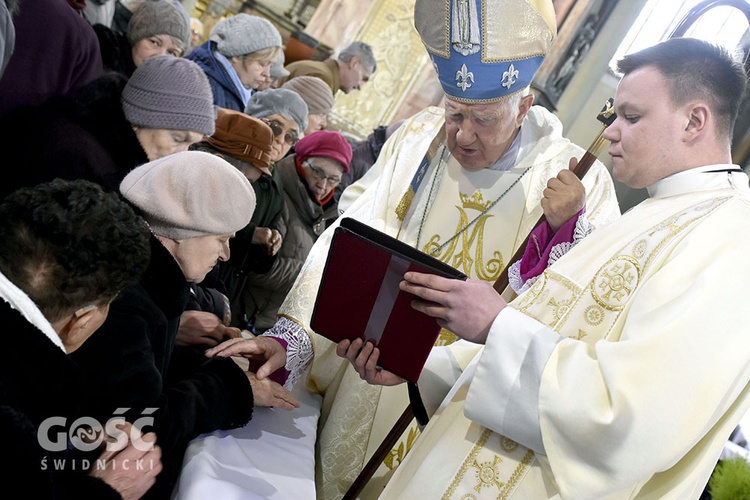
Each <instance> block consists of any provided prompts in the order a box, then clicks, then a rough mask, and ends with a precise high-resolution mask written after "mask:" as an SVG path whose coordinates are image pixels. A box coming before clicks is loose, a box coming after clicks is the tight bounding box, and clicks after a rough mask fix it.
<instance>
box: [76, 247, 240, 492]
mask: <svg viewBox="0 0 750 500" xmlns="http://www.w3.org/2000/svg"><path fill="white" fill-rule="evenodd" d="M151 249H152V250H151V251H152V257H151V262H150V264H149V267H148V269H147V270H146V272H145V273H144V275H143V277H142V278H141V280H140V283H139V284H137V285H134V286H131V287H129V288H127V289H125V290H124V291H123V292H122V293H121V294H120V296H119V297H118V298H117V299H116V300H115V301H114V302H113V303H112V305H111V307H110V311H109V316H108V317H107V320H106V321H105V322H104V324H103V325H102V326H101V328H100V329H99V330H98V331H97V332H96V335H94V336H92V338H91V339H89V340H88V341H87V342H86V343H85V344H84V345H83V346H82V347H81V348H80V349H78V350H77V351H76V352H74V353H73V355H72V357H73V359H74V360H75V361H76V362H77V363H78V364H79V365H80V366H81V367H82V368H83V369H84V371H85V372H86V375H87V376H88V377H89V380H90V388H89V391H90V393H91V394H96V395H97V397H96V398H92V401H90V403H91V405H92V406H91V411H92V412H93V414H95V415H97V416H99V417H100V418H103V419H104V420H106V418H107V417H108V416H111V415H112V413H113V412H114V411H115V409H117V408H129V409H130V410H129V411H128V413H127V415H128V418H129V419H132V420H131V421H134V420H135V419H138V418H140V417H142V416H143V415H147V414H148V410H147V409H149V408H158V410H157V411H156V412H155V413H153V414H152V415H153V417H154V431H155V432H156V437H157V443H158V444H159V446H161V449H162V463H163V466H164V469H163V471H162V472H161V474H159V476H158V477H157V482H156V485H155V486H154V487H153V488H152V489H151V490H149V493H148V495H147V496H148V497H149V498H169V494H170V493H171V490H172V488H173V487H174V484H175V482H176V480H177V477H178V475H179V471H180V468H181V465H182V458H183V455H184V453H185V449H186V447H187V445H188V443H189V441H190V440H191V439H193V438H195V437H197V436H198V435H200V434H202V433H204V432H211V431H214V430H216V429H231V428H234V427H240V426H243V425H245V424H246V423H247V422H248V421H249V420H250V417H251V414H252V407H253V393H252V389H251V386H250V383H249V381H248V379H247V377H246V375H245V373H244V371H243V370H242V369H241V368H239V366H238V365H237V364H236V363H235V362H234V361H232V360H231V359H228V358H206V357H205V355H204V354H203V351H202V349H196V348H191V347H176V346H175V338H176V336H177V330H178V328H179V322H180V315H181V314H182V313H183V312H184V310H185V305H186V303H187V300H188V294H189V288H190V287H189V284H188V282H187V281H186V280H185V277H184V275H183V274H182V271H181V269H180V268H179V266H178V264H177V262H176V261H175V260H174V258H173V257H172V255H171V254H170V253H169V252H168V251H167V250H166V249H165V248H164V247H163V245H162V244H161V243H160V242H159V241H158V240H157V239H156V238H155V237H152V238H151Z"/></svg>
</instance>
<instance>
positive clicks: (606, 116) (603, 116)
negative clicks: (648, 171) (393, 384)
mask: <svg viewBox="0 0 750 500" xmlns="http://www.w3.org/2000/svg"><path fill="white" fill-rule="evenodd" d="M596 118H597V120H599V121H600V122H601V123H602V129H601V130H600V131H599V134H598V135H597V136H596V139H594V142H592V143H591V145H590V146H589V148H588V149H587V150H586V153H584V155H583V156H582V157H581V159H580V160H579V161H578V165H576V166H575V169H574V170H573V173H575V174H576V176H577V177H578V178H579V179H583V176H584V175H586V172H588V171H589V169H590V168H591V166H592V165H593V164H594V161H596V159H597V156H598V155H599V153H600V152H601V150H602V148H603V147H604V144H605V143H606V139H604V138H603V137H602V135H603V134H604V130H605V129H606V128H607V127H608V126H610V125H611V124H612V122H614V121H615V118H617V115H616V114H615V110H614V99H612V98H611V97H610V98H609V99H608V100H607V102H606V104H605V105H604V107H603V108H602V110H601V111H600V112H599V114H598V115H597V117H596ZM545 220H546V219H545V217H544V215H543V214H542V216H541V217H540V218H539V220H538V221H537V223H536V224H534V228H536V227H538V226H539V225H540V224H541V223H542V222H544V221H545ZM530 235H531V234H530V233H529V235H527V236H526V238H525V239H524V240H523V243H521V245H520V246H519V247H518V250H516V253H515V254H514V255H513V257H512V258H511V259H510V260H509V261H508V262H509V264H508V265H507V266H505V269H503V271H502V272H501V273H500V276H499V277H498V278H497V280H496V281H495V283H494V285H493V288H494V289H495V290H496V291H497V292H498V293H499V294H501V295H502V294H503V293H504V292H505V290H506V288H508V269H509V268H510V264H511V263H513V262H516V261H518V260H520V259H521V258H522V257H523V253H524V250H525V249H526V245H527V244H528V242H529V236H530ZM410 389H411V388H410ZM409 394H410V399H411V396H412V391H411V390H410V392H409ZM421 403H422V402H421V400H419V401H418V402H416V401H414V400H413V399H412V403H411V404H408V405H407V406H406V409H405V410H404V412H403V413H402V414H401V416H400V417H399V419H398V420H397V421H396V423H395V424H394V425H393V427H392V428H391V430H390V432H388V435H386V437H385V439H383V442H382V443H380V446H378V448H377V449H376V450H375V453H374V454H373V456H372V458H370V460H369V461H368V462H367V464H365V467H364V468H363V469H362V472H360V473H359V475H358V476H357V479H355V480H354V482H353V483H352V485H351V486H350V487H349V489H348V490H347V492H346V494H344V496H343V497H342V500H354V499H356V498H357V495H359V494H360V493H361V492H362V490H363V489H364V488H365V485H366V484H367V482H368V481H369V480H370V478H371V477H372V476H373V474H375V471H376V470H377V469H378V468H379V467H380V464H381V463H383V461H384V460H385V457H386V456H388V453H389V452H390V450H391V449H392V448H393V446H394V445H395V444H396V442H397V441H398V439H399V438H400V437H401V436H402V435H403V433H404V431H406V429H407V428H408V427H409V424H410V423H411V421H412V420H414V413H415V412H414V410H413V408H412V404H420V405H421ZM422 411H424V410H423V409H422Z"/></svg>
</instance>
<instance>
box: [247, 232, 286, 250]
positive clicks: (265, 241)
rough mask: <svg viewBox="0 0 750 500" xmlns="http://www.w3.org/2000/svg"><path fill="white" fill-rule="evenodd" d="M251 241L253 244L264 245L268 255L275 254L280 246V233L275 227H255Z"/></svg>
mask: <svg viewBox="0 0 750 500" xmlns="http://www.w3.org/2000/svg"><path fill="white" fill-rule="evenodd" d="M252 243H253V244H254V245H263V246H265V247H266V249H267V250H268V255H276V252H278V251H279V248H281V233H279V231H278V230H276V229H270V228H267V227H256V228H255V232H254V233H253V240H252Z"/></svg>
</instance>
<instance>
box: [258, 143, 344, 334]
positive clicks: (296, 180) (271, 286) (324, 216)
mask: <svg viewBox="0 0 750 500" xmlns="http://www.w3.org/2000/svg"><path fill="white" fill-rule="evenodd" d="M295 158H296V157H295V156H287V157H286V158H283V159H282V160H281V161H279V162H278V164H277V165H276V169H277V170H278V173H279V177H280V179H281V185H282V187H283V189H284V202H285V203H284V210H283V211H282V213H281V218H280V219H279V232H280V233H281V235H282V238H283V241H282V243H281V249H280V250H279V253H278V254H277V255H276V260H275V261H274V263H273V266H271V269H270V270H269V271H268V272H266V273H263V274H256V273H251V274H250V275H249V277H248V284H247V289H246V291H247V294H246V295H247V298H246V301H245V307H246V309H247V312H248V314H249V315H250V316H251V318H252V319H254V324H255V326H256V327H257V328H258V329H259V330H260V331H263V330H266V329H268V328H270V327H271V326H273V324H274V322H275V321H276V312H277V311H278V309H279V307H280V306H281V303H282V302H283V301H284V298H286V295H287V293H289V290H290V289H291V287H292V285H293V284H294V280H295V279H296V278H297V275H298V274H299V271H300V269H301V268H302V264H304V262H305V259H307V254H309V253H310V249H312V246H313V244H314V243H315V240H317V239H318V236H320V234H321V233H322V232H323V230H325V228H326V227H327V226H328V225H329V224H330V223H331V222H332V221H334V220H336V217H337V216H338V206H337V204H336V203H335V201H334V200H333V199H332V200H331V201H330V202H328V203H327V204H326V206H325V207H322V206H320V204H319V203H318V202H317V201H315V200H314V198H313V196H312V194H311V193H310V191H309V190H308V188H307V183H306V182H305V180H304V179H302V178H300V176H299V174H298V173H297V168H296V166H295Z"/></svg>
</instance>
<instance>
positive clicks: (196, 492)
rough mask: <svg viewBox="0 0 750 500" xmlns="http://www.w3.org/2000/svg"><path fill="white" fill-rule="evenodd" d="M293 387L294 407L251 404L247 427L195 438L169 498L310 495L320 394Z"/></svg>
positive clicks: (227, 499)
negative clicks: (275, 407) (251, 409)
mask: <svg viewBox="0 0 750 500" xmlns="http://www.w3.org/2000/svg"><path fill="white" fill-rule="evenodd" d="M298 385H302V384H298ZM293 392H294V394H295V396H297V398H299V400H300V402H301V406H300V407H299V408H297V409H295V410H292V411H287V410H279V409H270V408H255V409H254V410H253V418H252V420H251V421H250V422H249V423H248V424H247V425H246V426H245V427H243V428H240V429H233V430H231V431H216V432H212V433H209V434H204V435H202V436H199V437H198V438H196V439H194V440H193V441H192V443H190V446H189V447H188V449H187V453H185V460H184V463H183V469H182V474H181V476H180V479H179V482H178V484H177V487H176V489H175V493H174V495H173V498H175V499H179V500H206V499H215V500H219V499H221V500H234V499H237V500H240V499H242V500H253V499H278V500H282V499H283V500H289V499H295V500H297V499H299V500H306V499H311V500H314V499H315V434H316V430H317V426H318V416H319V415H320V403H321V399H320V396H315V395H312V394H310V393H309V392H307V391H306V390H305V389H304V387H303V388H301V389H296V390H294V391H293Z"/></svg>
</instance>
